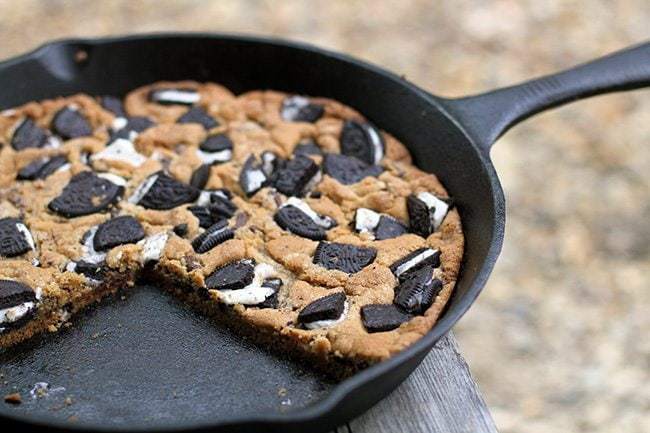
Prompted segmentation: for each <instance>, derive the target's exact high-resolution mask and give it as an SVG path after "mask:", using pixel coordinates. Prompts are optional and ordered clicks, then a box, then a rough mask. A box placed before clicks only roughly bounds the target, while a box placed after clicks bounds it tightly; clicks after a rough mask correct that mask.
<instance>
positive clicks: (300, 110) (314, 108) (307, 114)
mask: <svg viewBox="0 0 650 433" xmlns="http://www.w3.org/2000/svg"><path fill="white" fill-rule="evenodd" d="M324 113H325V108H324V107H323V106H322V105H321V104H314V103H312V102H310V101H309V98H307V97H305V96H299V95H295V96H289V97H287V98H285V99H284V101H282V108H281V109H280V116H281V117H282V119H283V120H286V121H288V122H311V123H313V122H315V121H317V120H318V119H320V118H321V117H323V114H324Z"/></svg>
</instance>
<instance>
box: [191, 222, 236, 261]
mask: <svg viewBox="0 0 650 433" xmlns="http://www.w3.org/2000/svg"><path fill="white" fill-rule="evenodd" d="M234 236H235V232H234V231H233V230H232V229H231V228H230V227H228V221H227V220H221V221H217V222H216V223H214V224H213V225H212V226H210V227H209V228H208V229H207V230H206V231H204V232H203V233H201V234H200V235H198V236H197V237H196V238H195V239H194V240H193V241H192V248H194V251H196V252H197V253H199V254H203V253H206V252H208V251H210V250H211V249H212V248H214V247H216V246H217V245H219V244H222V243H224V242H225V241H227V240H229V239H232V238H233V237H234Z"/></svg>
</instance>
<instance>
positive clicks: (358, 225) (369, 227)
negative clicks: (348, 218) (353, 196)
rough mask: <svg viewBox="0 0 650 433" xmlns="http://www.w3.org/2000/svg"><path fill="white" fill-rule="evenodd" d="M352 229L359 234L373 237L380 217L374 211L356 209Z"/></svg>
mask: <svg viewBox="0 0 650 433" xmlns="http://www.w3.org/2000/svg"><path fill="white" fill-rule="evenodd" d="M354 217H355V218H354V228H355V230H356V231H358V232H359V233H369V234H371V235H374V233H373V232H374V230H375V228H377V225H378V224H379V219H380V218H381V215H380V214H379V213H377V212H375V211H374V210H371V209H367V208H365V207H361V208H359V209H357V212H356V214H355V215H354Z"/></svg>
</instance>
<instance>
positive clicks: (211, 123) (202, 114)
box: [176, 107, 219, 129]
mask: <svg viewBox="0 0 650 433" xmlns="http://www.w3.org/2000/svg"><path fill="white" fill-rule="evenodd" d="M176 123H198V124H200V125H202V126H203V127H204V128H205V129H212V128H216V127H217V126H219V122H217V121H216V120H215V119H214V118H213V117H212V116H210V115H209V114H208V113H207V112H206V111H205V110H204V109H203V108H201V107H192V108H190V109H189V110H188V111H187V113H185V114H183V115H182V116H181V117H179V118H178V120H177V121H176Z"/></svg>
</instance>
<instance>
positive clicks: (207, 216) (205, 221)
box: [187, 206, 215, 228]
mask: <svg viewBox="0 0 650 433" xmlns="http://www.w3.org/2000/svg"><path fill="white" fill-rule="evenodd" d="M187 210H189V211H190V212H192V215H194V216H195V217H196V218H197V219H198V220H199V227H203V228H208V227H210V226H211V225H212V224H214V223H215V219H214V218H213V217H212V213H211V212H210V209H208V208H207V207H206V206H190V207H188V208H187Z"/></svg>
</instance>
